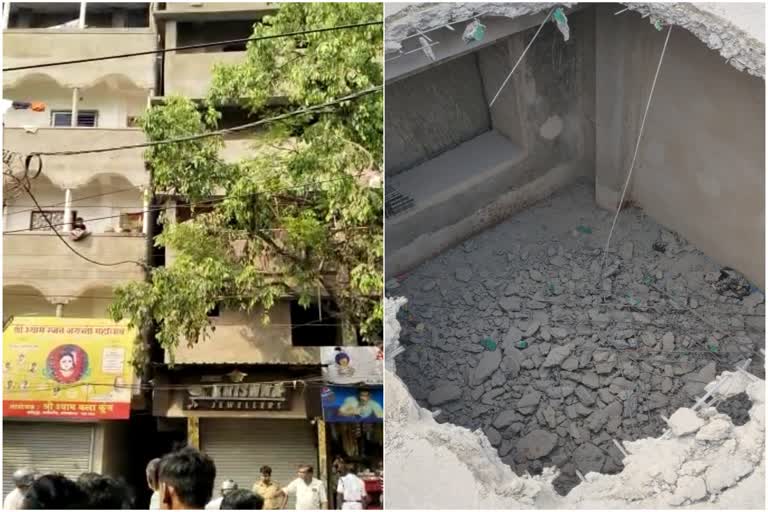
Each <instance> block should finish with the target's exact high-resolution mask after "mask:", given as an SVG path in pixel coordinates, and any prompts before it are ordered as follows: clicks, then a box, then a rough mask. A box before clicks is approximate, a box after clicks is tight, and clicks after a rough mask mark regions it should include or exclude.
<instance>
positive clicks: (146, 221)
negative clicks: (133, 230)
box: [142, 190, 149, 236]
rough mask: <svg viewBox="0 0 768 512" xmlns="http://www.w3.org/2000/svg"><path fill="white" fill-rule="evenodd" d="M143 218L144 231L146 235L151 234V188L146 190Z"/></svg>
mask: <svg viewBox="0 0 768 512" xmlns="http://www.w3.org/2000/svg"><path fill="white" fill-rule="evenodd" d="M142 220H143V221H144V226H143V228H142V232H143V233H144V236H147V235H148V234H149V190H145V191H144V215H142Z"/></svg>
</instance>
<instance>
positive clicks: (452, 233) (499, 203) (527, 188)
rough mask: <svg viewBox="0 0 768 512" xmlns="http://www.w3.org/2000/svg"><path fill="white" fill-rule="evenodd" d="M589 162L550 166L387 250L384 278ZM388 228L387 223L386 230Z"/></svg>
mask: <svg viewBox="0 0 768 512" xmlns="http://www.w3.org/2000/svg"><path fill="white" fill-rule="evenodd" d="M589 165H590V164H588V163H586V162H581V161H578V162H572V163H569V164H564V165H560V166H557V167H554V168H552V169H550V170H549V171H547V172H546V173H544V174H543V175H542V176H541V177H539V178H537V179H535V180H533V181H530V182H528V183H525V184H523V185H521V186H519V187H518V188H515V189H514V190H511V191H509V192H507V193H505V194H502V195H500V196H498V197H497V198H496V199H495V200H493V201H492V202H489V203H488V204H487V205H486V206H484V207H482V208H480V209H477V210H476V211H474V212H473V213H471V214H469V215H467V216H465V217H464V218H463V219H461V220H460V221H458V222H455V223H452V224H450V225H447V226H444V227H442V228H440V229H438V230H435V231H433V232H431V233H428V234H423V235H421V236H419V237H417V238H416V239H414V240H413V241H411V242H410V243H408V244H406V245H404V246H402V247H398V248H397V249H395V250H393V251H387V255H386V258H385V272H386V278H387V279H389V278H391V277H394V276H396V275H398V274H401V273H403V272H407V271H409V270H411V269H413V268H414V267H416V266H418V265H419V264H421V263H423V262H424V261H426V260H427V259H430V258H432V257H434V256H435V255H437V254H439V253H441V252H443V251H445V250H446V249H448V248H450V247H452V246H454V245H456V244H458V243H461V242H463V241H464V240H466V239H467V238H469V237H470V236H472V235H474V234H476V233H478V232H480V231H482V230H484V229H487V228H488V227H490V226H492V225H494V224H496V223H498V222H500V221H501V220H503V219H505V218H507V217H509V216H510V215H512V214H514V213H516V212H518V211H520V210H523V209H524V208H527V207H528V206H530V205H531V204H533V203H536V202H537V201H541V200H542V199H544V198H546V197H548V196H550V195H551V194H553V193H554V192H555V191H557V190H559V189H561V188H563V187H565V186H567V185H569V184H571V183H573V182H574V181H576V179H577V178H579V177H580V176H583V175H585V174H586V170H587V169H589ZM389 229H390V228H389V226H388V227H387V230H388V231H389Z"/></svg>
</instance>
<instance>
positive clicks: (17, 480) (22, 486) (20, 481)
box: [13, 468, 35, 492]
mask: <svg viewBox="0 0 768 512" xmlns="http://www.w3.org/2000/svg"><path fill="white" fill-rule="evenodd" d="M34 481H35V470H34V469H30V468H21V469H17V470H16V471H15V472H14V473H13V484H14V485H15V486H16V487H17V488H18V489H19V490H20V491H22V492H27V489H29V488H30V487H31V486H32V483H33V482H34Z"/></svg>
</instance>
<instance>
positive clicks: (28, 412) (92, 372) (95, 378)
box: [3, 317, 136, 420]
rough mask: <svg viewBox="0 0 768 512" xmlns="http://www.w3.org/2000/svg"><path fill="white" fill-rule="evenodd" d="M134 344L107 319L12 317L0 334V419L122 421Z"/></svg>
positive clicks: (129, 331) (124, 329)
mask: <svg viewBox="0 0 768 512" xmlns="http://www.w3.org/2000/svg"><path fill="white" fill-rule="evenodd" d="M135 339H136V331H135V330H134V329H129V328H128V327H127V326H126V325H125V324H120V323H115V322H112V321H110V320H108V319H95V318H55V317H18V318H14V319H13V320H12V322H11V324H10V325H9V326H8V327H7V328H6V329H5V331H4V332H3V416H4V417H25V418H55V419H59V420H66V419H77V420H82V419H90V420H94V419H127V418H128V417H129V415H130V409H131V395H132V394H133V393H132V390H133V381H134V372H133V368H132V366H131V364H130V358H131V354H132V350H133V344H134V342H135Z"/></svg>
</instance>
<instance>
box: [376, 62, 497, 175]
mask: <svg viewBox="0 0 768 512" xmlns="http://www.w3.org/2000/svg"><path fill="white" fill-rule="evenodd" d="M425 58H426V57H425ZM385 94H386V100H385V101H386V104H387V108H386V109H385V117H384V122H385V130H386V145H385V146H384V147H385V152H386V153H385V157H386V161H385V162H386V175H387V176H393V175H395V174H398V173H400V172H402V171H403V170H405V169H408V168H410V167H413V166H414V165H418V164H420V163H422V162H425V161H427V160H429V159H431V158H434V157H435V156H437V155H439V154H440V153H443V152H445V151H446V150H448V149H450V148H452V147H455V146H457V145H459V144H461V143H462V142H464V141H466V140H469V139H471V138H472V137H475V136H477V135H479V134H481V133H483V132H486V131H488V130H489V129H490V127H491V126H490V124H491V123H490V117H489V115H488V109H487V107H486V102H485V97H484V96H483V88H482V82H481V78H480V73H479V72H478V69H477V56H476V55H475V54H469V55H465V56H463V57H461V58H459V59H455V60H451V61H449V62H446V63H445V64H442V65H440V66H437V67H434V68H430V69H428V70H427V71H425V72H423V73H419V74H417V75H413V76H411V77H408V78H406V79H403V80H400V81H397V82H394V83H392V84H390V85H387V87H386V91H385Z"/></svg>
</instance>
